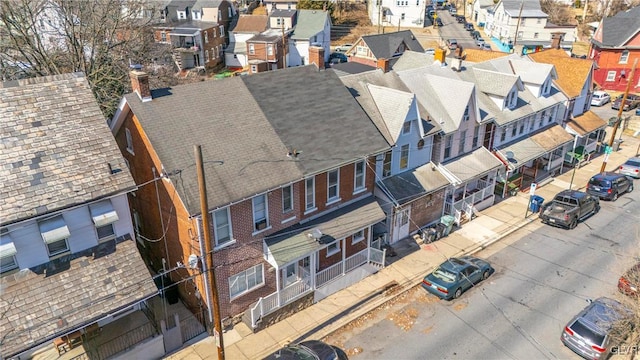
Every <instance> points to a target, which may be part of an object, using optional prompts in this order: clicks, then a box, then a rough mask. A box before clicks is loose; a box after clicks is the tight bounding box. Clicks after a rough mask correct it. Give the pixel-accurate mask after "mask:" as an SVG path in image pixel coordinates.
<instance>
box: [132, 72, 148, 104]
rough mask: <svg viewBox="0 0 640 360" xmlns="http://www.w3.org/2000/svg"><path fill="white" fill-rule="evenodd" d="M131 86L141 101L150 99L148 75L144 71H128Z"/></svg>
mask: <svg viewBox="0 0 640 360" xmlns="http://www.w3.org/2000/svg"><path fill="white" fill-rule="evenodd" d="M129 77H130V78H131V88H132V89H133V91H134V92H135V93H136V94H138V96H139V97H140V100H142V102H147V101H151V99H152V97H151V89H150V88H149V75H147V73H145V72H144V71H139V70H133V71H131V72H130V73H129Z"/></svg>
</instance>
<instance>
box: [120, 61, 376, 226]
mask: <svg viewBox="0 0 640 360" xmlns="http://www.w3.org/2000/svg"><path fill="white" fill-rule="evenodd" d="M152 94H153V97H154V98H153V100H152V101H149V102H145V103H143V102H141V101H140V99H139V97H138V95H137V94H135V93H131V94H127V95H126V96H125V98H126V100H127V102H128V103H129V105H130V107H131V109H132V111H133V113H134V114H136V117H137V118H138V120H139V121H140V123H141V125H142V128H143V129H144V131H145V133H146V134H147V136H148V137H149V140H150V142H151V145H152V146H153V148H154V150H155V151H156V152H157V154H158V156H159V158H160V161H161V162H162V164H163V166H164V167H165V169H166V170H167V171H172V170H174V169H182V170H183V171H182V172H181V173H180V176H179V177H174V178H173V180H174V181H175V182H176V184H177V189H178V193H179V196H180V198H181V199H182V201H183V202H184V203H185V206H186V207H187V209H188V211H189V212H190V214H199V213H200V207H199V195H198V185H197V179H196V173H195V167H194V166H193V165H194V164H195V160H194V150H193V146H194V145H196V144H201V145H202V151H203V158H204V160H205V163H206V162H207V161H210V163H207V164H206V169H205V172H206V177H207V183H208V184H209V186H208V201H209V206H210V207H211V208H217V207H220V206H225V205H227V204H230V203H231V202H233V201H237V200H242V199H245V198H248V197H251V196H254V195H256V194H259V193H262V192H264V191H267V190H269V189H274V188H277V187H279V186H281V185H284V184H287V183H290V182H293V181H298V180H300V179H302V178H303V177H305V176H306V175H311V174H315V173H319V172H321V171H323V170H326V169H329V168H333V167H336V166H339V165H340V164H343V163H346V162H351V161H354V160H355V159H359V158H363V157H365V156H367V155H370V154H373V153H378V152H380V151H383V150H385V149H386V148H388V145H387V143H386V141H385V140H384V138H383V137H382V136H381V135H380V133H379V132H378V130H377V128H376V127H375V126H374V125H373V124H372V123H371V121H370V120H369V118H368V117H367V116H366V114H365V113H364V111H362V109H361V108H360V107H359V106H358V104H357V103H356V102H355V101H354V100H353V98H352V97H351V96H350V95H349V92H348V91H347V89H346V88H345V87H344V85H342V83H341V82H340V79H339V78H338V77H337V76H336V75H335V74H334V73H333V71H318V69H317V67H315V65H310V66H301V67H295V68H288V69H285V70H278V71H268V72H265V73H259V74H255V75H251V76H242V77H232V78H227V79H222V80H215V81H213V80H212V81H204V82H200V83H194V84H189V85H182V86H176V87H174V88H170V89H163V90H157V91H153V92H152ZM292 150H296V151H299V152H301V153H300V154H299V155H298V157H297V159H291V158H288V157H287V153H288V152H289V151H292ZM215 160H220V161H223V162H224V164H222V165H220V164H217V163H213V161H215Z"/></svg>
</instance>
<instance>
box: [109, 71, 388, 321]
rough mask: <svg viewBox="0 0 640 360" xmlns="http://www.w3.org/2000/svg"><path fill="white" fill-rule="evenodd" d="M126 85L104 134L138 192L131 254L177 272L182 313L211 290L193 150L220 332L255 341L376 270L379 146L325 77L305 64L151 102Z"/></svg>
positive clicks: (156, 93)
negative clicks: (286, 312)
mask: <svg viewBox="0 0 640 360" xmlns="http://www.w3.org/2000/svg"><path fill="white" fill-rule="evenodd" d="M131 79H132V87H133V89H134V92H133V93H131V94H127V95H125V97H124V98H123V100H122V102H121V104H120V110H119V111H118V113H117V114H116V115H115V116H114V118H113V119H112V121H111V124H110V125H111V129H112V131H113V133H114V135H115V137H116V141H117V143H118V145H119V147H120V149H121V152H122V154H123V155H124V157H125V159H127V161H128V163H129V166H130V169H131V173H132V175H133V177H134V179H135V181H136V183H137V184H138V186H139V190H138V191H137V192H136V193H135V196H131V199H130V201H131V208H132V209H133V210H132V211H133V218H134V220H135V225H136V228H137V231H138V232H139V235H140V238H141V239H143V240H144V246H142V247H141V252H142V253H143V255H144V257H145V258H146V259H147V260H148V262H149V263H150V264H151V266H152V267H153V268H154V269H155V270H156V271H159V272H161V271H162V270H163V267H164V268H166V267H174V266H178V267H179V269H178V270H177V271H174V272H172V273H171V275H172V278H171V279H172V281H173V282H175V283H177V284H178V285H177V287H178V289H179V292H180V295H181V297H182V299H183V300H184V301H185V303H187V304H188V305H189V306H190V308H191V309H192V311H194V312H200V311H202V312H204V313H205V314H209V307H208V306H207V305H208V304H209V303H210V302H209V300H208V299H209V298H210V296H211V291H212V289H211V287H210V286H209V285H208V284H210V283H211V282H210V281H209V280H210V279H207V278H206V276H205V275H204V274H205V272H204V270H205V269H204V267H203V257H202V255H203V253H204V243H203V241H204V239H203V233H202V227H201V221H200V219H201V211H200V203H199V190H198V183H197V178H196V169H195V156H194V146H195V145H201V147H202V152H203V158H204V163H205V175H206V181H207V192H208V194H207V199H208V205H209V209H210V210H209V217H210V223H211V229H210V231H211V238H212V242H213V243H212V244H211V245H212V246H211V248H212V249H213V251H214V254H213V258H214V267H215V274H216V281H217V284H218V289H217V291H218V296H219V299H220V300H219V301H220V308H221V313H222V314H221V316H222V318H223V320H225V321H228V322H231V321H234V320H236V319H238V318H239V316H240V315H242V314H246V316H245V320H246V321H247V322H248V323H249V325H250V326H252V327H253V328H254V329H255V328H257V326H258V322H259V320H261V319H263V318H265V317H267V316H268V315H270V314H272V313H274V312H276V311H278V310H279V309H282V308H283V307H285V306H286V305H288V304H290V303H292V302H295V301H310V300H311V299H313V300H317V299H319V298H321V297H322V296H326V295H327V294H329V293H331V292H333V291H337V290H338V289H334V288H331V286H330V284H329V281H330V280H332V279H335V278H336V277H342V276H347V275H348V274H351V272H350V270H353V269H355V268H359V267H361V266H363V265H366V264H381V263H383V259H382V252H380V251H378V250H376V249H371V248H370V247H369V246H370V244H371V241H372V240H373V239H372V237H373V234H372V228H373V225H374V224H376V223H377V222H379V221H381V220H383V219H384V213H383V212H382V209H381V208H380V206H379V205H378V204H377V202H376V201H375V200H374V197H373V188H374V179H375V176H374V173H373V172H374V169H375V163H374V162H375V155H376V154H379V153H381V152H383V151H385V150H386V149H387V148H388V143H387V142H386V141H385V140H384V138H382V137H381V136H380V134H379V132H378V130H377V129H376V127H375V126H374V125H373V124H372V123H371V121H370V120H369V118H368V117H367V116H366V114H365V113H364V112H363V110H362V109H361V108H360V107H359V106H358V104H357V103H356V102H355V100H354V99H353V97H351V96H350V94H349V92H348V91H347V89H346V88H345V87H344V86H343V85H342V83H341V82H340V80H339V79H338V77H337V76H336V75H335V74H334V73H333V72H330V71H322V70H320V71H319V70H318V68H317V67H315V66H313V65H311V66H304V67H297V68H290V69H286V70H283V71H282V72H266V73H263V74H257V75H255V76H248V77H233V78H228V79H224V80H218V81H204V82H200V83H194V84H189V85H183V86H176V87H172V88H171V89H170V90H167V89H158V90H150V89H149V85H148V78H147V75H146V74H144V73H142V72H137V71H134V72H132V73H131ZM309 84H314V86H312V87H310V86H309ZM267 90H268V91H267ZM314 108H316V109H322V108H331V109H332V113H335V112H336V111H337V114H340V115H339V116H330V117H326V116H324V114H323V112H322V111H312V110H311V109H314ZM347 121H348V123H349V126H346V125H345V123H346V122H347ZM180 264H184V267H181V268H180ZM351 281H355V279H352V280H351ZM340 283H341V282H340ZM258 301H261V302H262V303H261V304H259V306H256V302H258Z"/></svg>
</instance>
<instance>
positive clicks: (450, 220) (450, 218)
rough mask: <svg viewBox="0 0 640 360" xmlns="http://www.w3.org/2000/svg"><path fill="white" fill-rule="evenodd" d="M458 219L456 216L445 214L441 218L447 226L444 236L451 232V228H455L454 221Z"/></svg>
mask: <svg viewBox="0 0 640 360" xmlns="http://www.w3.org/2000/svg"><path fill="white" fill-rule="evenodd" d="M455 221H456V218H455V217H453V216H451V215H445V216H443V217H441V218H440V223H441V224H443V225H444V226H446V228H445V229H444V232H443V233H442V236H447V235H449V233H451V229H452V228H453V223H454V222H455Z"/></svg>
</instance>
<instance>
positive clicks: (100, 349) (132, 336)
mask: <svg viewBox="0 0 640 360" xmlns="http://www.w3.org/2000/svg"><path fill="white" fill-rule="evenodd" d="M157 334H158V333H157V332H156V330H155V326H153V324H151V323H150V322H148V323H146V324H144V325H141V326H138V327H137V328H135V329H132V330H129V331H127V332H126V333H124V334H122V335H120V336H118V337H117V338H115V339H111V340H109V341H107V342H106V343H104V344H100V345H99V346H96V347H95V348H94V349H93V350H92V351H91V353H90V354H89V357H90V358H91V359H99V360H102V359H107V358H109V357H111V356H113V355H116V354H119V353H121V352H123V351H126V350H129V349H131V348H133V347H134V346H136V345H137V344H139V343H141V342H142V341H144V340H146V339H148V338H151V337H154V336H156V335H157Z"/></svg>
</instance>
